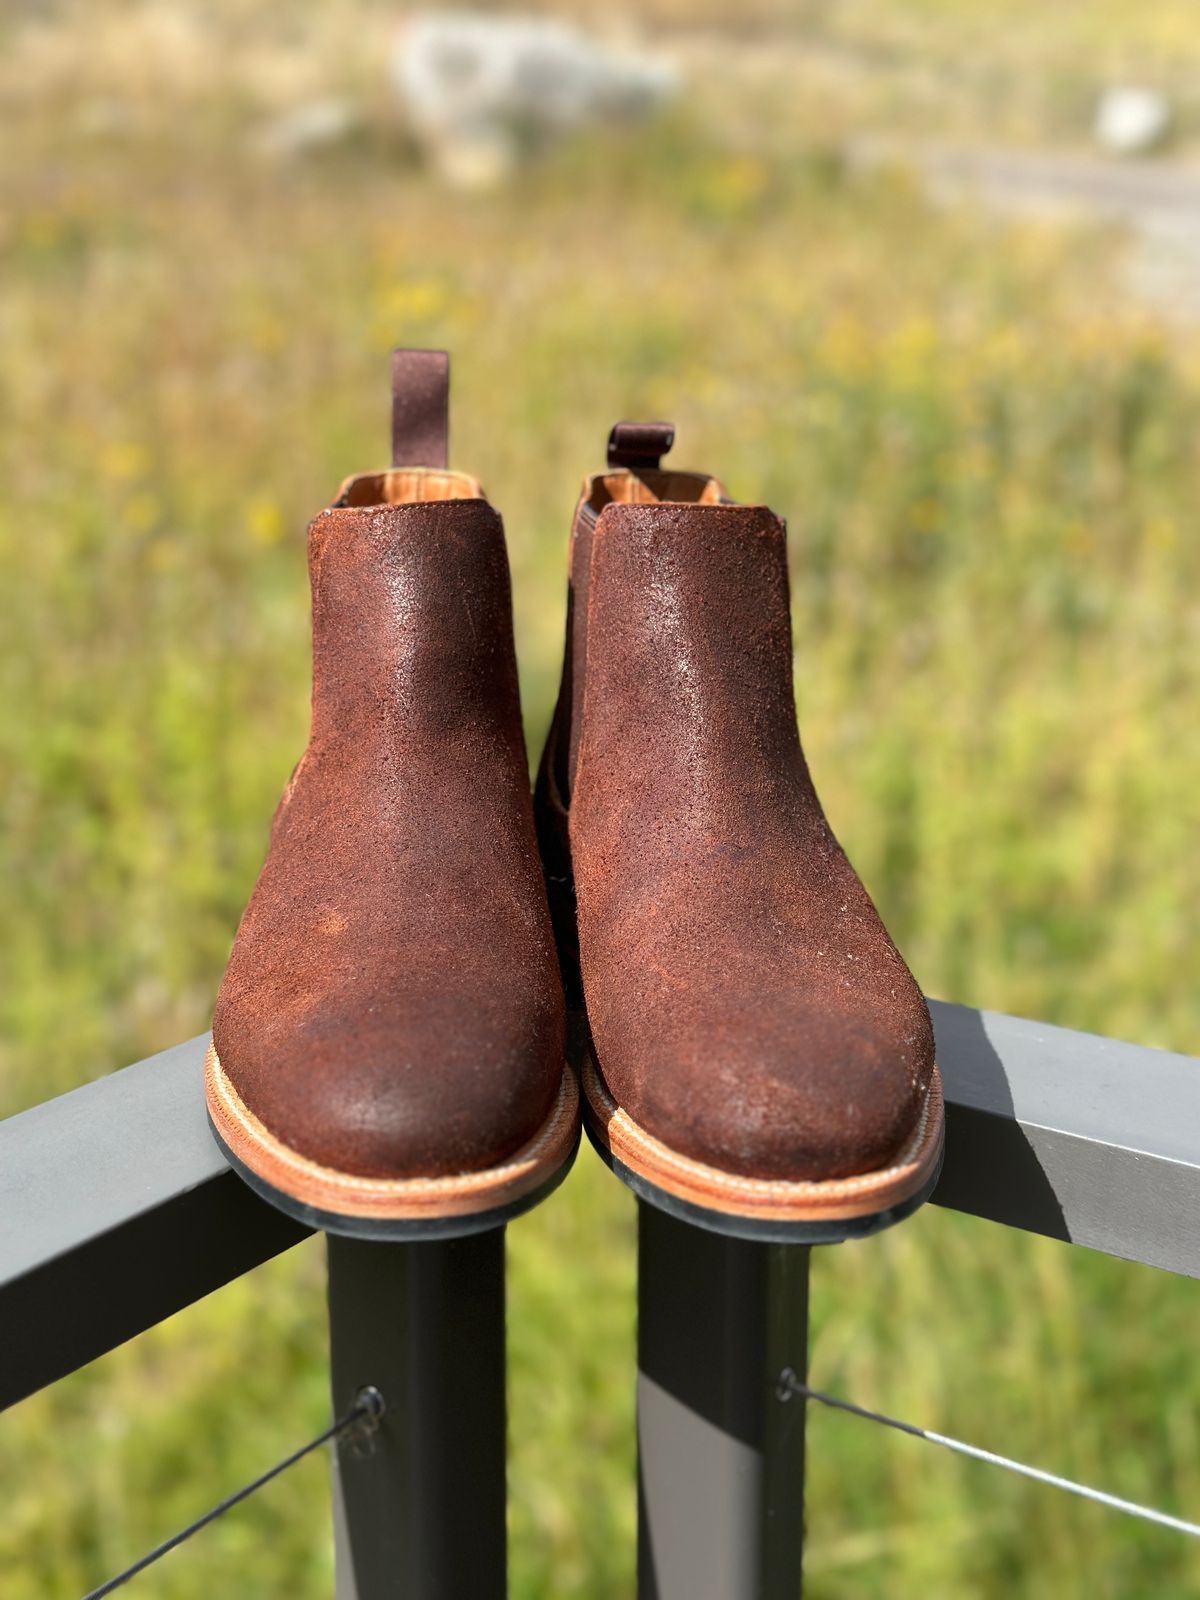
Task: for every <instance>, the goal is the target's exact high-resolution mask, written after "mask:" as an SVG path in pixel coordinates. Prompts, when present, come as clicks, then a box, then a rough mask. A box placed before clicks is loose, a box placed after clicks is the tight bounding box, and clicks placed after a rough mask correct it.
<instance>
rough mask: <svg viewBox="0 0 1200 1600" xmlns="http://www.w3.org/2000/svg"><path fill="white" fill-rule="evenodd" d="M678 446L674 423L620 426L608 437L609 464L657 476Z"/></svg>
mask: <svg viewBox="0 0 1200 1600" xmlns="http://www.w3.org/2000/svg"><path fill="white" fill-rule="evenodd" d="M674 443H675V424H674V423H673V422H618V423H615V424H614V425H613V430H612V432H611V433H610V434H609V436H608V464H609V466H610V467H628V468H629V469H630V470H631V471H632V472H654V471H657V470H658V466H659V463H660V462H661V461H662V458H663V457H664V456H665V455H666V453H667V451H668V450H669V449H670V448H671V446H672V445H673V444H674Z"/></svg>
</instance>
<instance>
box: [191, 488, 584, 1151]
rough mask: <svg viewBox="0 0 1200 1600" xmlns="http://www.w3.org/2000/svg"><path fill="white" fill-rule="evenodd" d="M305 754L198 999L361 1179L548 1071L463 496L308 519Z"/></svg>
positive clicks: (497, 599)
mask: <svg viewBox="0 0 1200 1600" xmlns="http://www.w3.org/2000/svg"><path fill="white" fill-rule="evenodd" d="M308 550H309V569H310V575H311V582H312V605H313V703H312V731H311V735H310V739H309V743H308V747H307V749H306V751H305V753H304V756H303V758H302V759H301V761H300V764H299V766H298V767H297V768H296V771H295V772H294V774H293V775H292V778H291V780H290V782H289V784H288V786H287V789H286V790H285V792H284V796H283V799H282V800H281V802H280V805H279V809H278V811H277V812H276V815H275V820H274V823H273V825H272V831H271V842H270V849H269V852H268V855H267V859H266V863H265V865H264V867H263V870H262V873H261V875H260V877H259V879H258V883H257V885H256V886H255V889H254V892H253V895H252V896H251V899H250V903H249V905H248V907H247V908H246V912H245V915H244V916H243V918H242V922H241V926H240V927H239V929H238V933H237V938H236V941H235V943H234V947H233V953H232V956H231V958H230V962H229V967H228V970H227V972H226V974H225V979H224V982H223V984H222V986H221V991H220V994H219V996H218V999H217V1006H216V1014H215V1016H214V1019H213V1038H214V1042H215V1045H216V1048H217V1053H218V1054H219V1056H220V1058H221V1064H222V1066H223V1067H224V1069H225V1071H226V1073H227V1074H228V1076H229V1077H230V1079H231V1080H232V1082H233V1085H234V1087H235V1088H236V1090H237V1091H238V1093H239V1094H240V1095H241V1097H242V1099H243V1100H244V1101H245V1103H246V1104H247V1106H248V1107H249V1108H250V1110H251V1111H253V1112H254V1113H255V1114H256V1115H257V1116H258V1117H259V1118H260V1119H261V1121H262V1122H263V1123H264V1124H265V1125H266V1126H267V1128H268V1129H269V1130H270V1131H271V1132H272V1133H274V1134H276V1135H277V1136H278V1137H279V1138H280V1139H282V1140H283V1141H284V1142H285V1143H286V1144H288V1145H290V1146H291V1147H292V1148H293V1149H295V1150H297V1151H299V1152H301V1153H302V1154H303V1155H306V1156H309V1157H311V1158H313V1159H314V1160H316V1161H318V1162H321V1163H322V1164H324V1165H326V1166H329V1167H333V1168H336V1169H338V1170H340V1171H344V1172H349V1173H353V1174H355V1175H359V1176H364V1177H379V1178H410V1177H428V1176H444V1175H449V1174H455V1173H462V1172H468V1171H478V1170H480V1169H482V1168H485V1167H489V1166H492V1165H494V1164H497V1163H499V1162H501V1161H503V1160H504V1159H505V1158H507V1157H509V1156H511V1155H513V1154H514V1153H515V1152H516V1151H517V1150H518V1149H519V1148H520V1147H521V1146H522V1145H523V1144H524V1143H526V1142H527V1141H528V1140H529V1139H530V1138H531V1137H532V1136H533V1135H534V1134H535V1133H536V1132H537V1131H538V1129H539V1127H540V1126H541V1125H542V1123H543V1122H544V1121H545V1119H546V1118H547V1116H548V1115H549V1113H550V1111H551V1108H552V1106H553V1104H554V1101H555V1097H556V1093H557V1090H558V1086H559V1083H560V1081H561V1076H562V1070H563V1058H564V1007H563V997H562V987H561V983H560V980H559V974H558V967H557V961H556V958H555V951H554V942H553V936H552V933H551V928H550V919H549V912H548V909H547V905H546V896H545V888H544V885H543V882H542V876H541V868H540V863H539V861H538V856H537V847H536V842H535V838H534V831H533V816H532V807H531V803H530V795H529V778H528V767H527V764H526V755H525V744H524V736H523V733H522V728H521V716H520V706H519V702H518V690H517V673H516V662H515V656H514V649H513V631H512V608H511V596H510V588H509V572H508V561H507V556H506V553H505V547H504V533H503V529H502V526H501V522H500V518H499V517H498V516H497V514H496V512H495V511H494V510H493V509H492V508H491V507H490V506H489V505H488V504H487V502H486V501H484V500H482V499H461V500H442V501H437V502H426V503H421V504H407V505H376V506H348V507H345V508H334V509H332V510H329V511H325V512H323V513H322V514H321V515H320V516H318V517H316V518H315V519H314V521H313V522H312V524H311V525H310V529H309V543H308Z"/></svg>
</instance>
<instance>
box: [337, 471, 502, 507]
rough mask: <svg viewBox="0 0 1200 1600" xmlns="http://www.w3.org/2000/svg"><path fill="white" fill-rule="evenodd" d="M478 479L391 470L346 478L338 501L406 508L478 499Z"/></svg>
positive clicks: (439, 472) (445, 474) (432, 472)
mask: <svg viewBox="0 0 1200 1600" xmlns="http://www.w3.org/2000/svg"><path fill="white" fill-rule="evenodd" d="M483 498H484V493H483V490H482V489H481V488H480V486H479V480H478V478H472V477H471V476H470V475H469V474H468V473H465V472H446V471H443V470H442V469H441V468H439V467H394V468H393V469H392V471H390V472H360V473H358V474H356V476H354V477H353V478H347V479H346V481H345V483H343V484H342V487H341V488H340V489H339V491H338V500H339V501H340V502H341V503H342V504H344V505H348V506H409V505H420V504H423V503H426V502H428V501H430V500H482V499H483Z"/></svg>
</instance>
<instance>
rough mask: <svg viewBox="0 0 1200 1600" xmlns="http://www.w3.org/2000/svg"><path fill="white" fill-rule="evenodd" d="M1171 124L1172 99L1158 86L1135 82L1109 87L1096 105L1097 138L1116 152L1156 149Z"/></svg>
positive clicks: (1099, 142)
mask: <svg viewBox="0 0 1200 1600" xmlns="http://www.w3.org/2000/svg"><path fill="white" fill-rule="evenodd" d="M1170 128H1171V105H1170V102H1169V101H1168V99H1167V97H1166V95H1163V94H1159V93H1158V91H1157V90H1156V89H1141V88H1137V87H1136V86H1134V85H1126V86H1124V87H1119V88H1113V89H1106V90H1105V91H1104V93H1103V94H1102V95H1101V96H1100V99H1099V102H1098V103H1097V106H1096V121H1095V126H1094V129H1093V131H1094V133H1095V137H1096V142H1097V144H1099V145H1101V146H1102V147H1103V148H1104V149H1105V150H1109V151H1111V152H1112V154H1113V155H1119V156H1136V155H1142V154H1144V153H1145V152H1146V151H1147V150H1153V149H1154V148H1155V147H1156V146H1157V145H1160V144H1161V143H1162V142H1163V140H1164V139H1165V138H1166V136H1167V134H1168V133H1169V132H1170Z"/></svg>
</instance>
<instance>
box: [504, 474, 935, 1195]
mask: <svg viewBox="0 0 1200 1600" xmlns="http://www.w3.org/2000/svg"><path fill="white" fill-rule="evenodd" d="M647 498H648V499H649V500H650V501H651V503H636V502H634V501H626V502H620V501H616V500H614V501H611V502H609V503H607V504H605V505H604V506H603V509H602V510H601V511H600V513H599V515H598V517H597V516H595V515H594V514H589V513H588V512H587V511H586V509H585V508H586V505H587V495H586V494H585V498H584V500H583V501H582V502H581V510H580V512H579V513H578V514H577V518H576V525H575V529H574V533H573V539H572V558H571V578H570V586H571V596H572V601H571V616H570V622H569V628H568V642H567V658H568V659H567V663H566V666H565V669H564V679H563V693H562V695H561V696H560V701H559V707H558V710H557V713H556V716H555V720H554V724H553V727H552V730H551V737H550V740H549V742H548V745H547V749H546V752H545V754H544V756H543V760H542V764H541V770H540V774H539V781H538V791H537V808H536V809H537V819H538V831H539V838H540V840H541V845H542V851H543V857H544V859H545V861H546V870H547V877H548V882H549V888H550V891H551V899H552V904H553V905H554V908H555V913H556V918H555V920H556V931H557V935H558V939H559V946H560V951H561V952H562V955H563V965H564V970H565V973H566V976H567V981H568V985H570V984H571V983H572V981H580V982H581V985H582V998H583V1002H584V1006H585V1009H586V1014H587V1021H588V1026H589V1029H590V1034H591V1038H592V1041H593V1046H594V1051H595V1058H596V1062H597V1065H598V1067H599V1069H600V1072H601V1073H602V1075H603V1078H604V1080H605V1082H606V1084H607V1086H608V1088H609V1090H610V1092H611V1094H612V1096H613V1097H614V1098H615V1100H616V1101H617V1103H618V1104H619V1106H620V1107H621V1108H622V1109H623V1110H624V1111H626V1112H628V1114H629V1115H630V1116H631V1117H632V1118H633V1119H634V1120H635V1121H636V1122H637V1123H638V1124H639V1126H641V1127H642V1128H644V1129H645V1130H646V1131H647V1132H648V1133H650V1134H652V1135H654V1136H655V1137H657V1138H658V1139H660V1140H661V1141H662V1142H663V1143H664V1144H665V1145H667V1146H668V1147H669V1148H670V1149H672V1150H675V1151H677V1152H679V1153H680V1154H682V1155H685V1156H688V1157H691V1158H693V1159H696V1160H699V1161H703V1162H706V1163H709V1164H711V1165H712V1166H715V1167H717V1168H720V1169H722V1170H724V1171H727V1172H729V1173H733V1174H738V1175H742V1176H747V1177H755V1178H771V1179H784V1180H821V1179H831V1178H842V1177H847V1176H850V1175H854V1174H858V1173H865V1172H869V1171H873V1170H875V1169H877V1168H880V1167H882V1166H885V1165H886V1164H887V1163H888V1162H889V1161H890V1160H891V1158H892V1157H893V1156H895V1155H896V1154H897V1153H898V1152H899V1150H900V1149H901V1147H902V1146H903V1145H904V1144H905V1142H906V1140H907V1139H908V1138H909V1137H910V1136H911V1134H912V1133H913V1131H914V1129H915V1127H916V1125H917V1121H918V1118H919V1116H920V1113H921V1107H922V1104H923V1102H924V1098H925V1095H926V1092H927V1090H928V1088H929V1084H930V1080H931V1076H932V1072H933V1062H934V1049H933V1033H932V1028H931V1024H930V1020H929V1013H928V1010H927V1008H926V1005H925V1002H924V999H923V997H922V995H921V992H920V990H919V988H918V987H917V984H916V983H915V981H914V980H913V978H912V975H911V974H910V972H909V970H908V968H907V967H906V965H905V963H904V961H903V959H902V957H901V956H900V955H899V953H898V952H897V950H896V947H895V945H894V944H893V943H892V941H891V939H890V938H889V937H888V934H887V932H886V930H885V929H884V926H883V924H882V922H881V921H880V918H879V916H878V913H877V912H876V910H875V907H874V906H873V904H872V903H871V900H870V898H869V896H868V895H867V893H866V891H865V889H864V888H863V886H862V884H861V883H860V881H859V879H858V877H857V875H856V874H855V872H854V869H853V867H852V866H851V865H850V863H849V861H848V860H847V858H846V856H845V854H844V853H843V851H842V849H841V847H840V846H839V844H838V842H837V840H836V839H835V838H834V836H833V833H832V831H831V830H830V827H829V824H828V822H827V821H826V818H825V816H824V813H823V811H822V809H821V805H820V802H819V800H818V798H817V794H816V791H815V789H814V787H813V783H812V779H811V777H810V775H809V771H808V767H807V764H806V761H805V758H804V754H803V751H802V749H801V744H800V737H799V733H798V729H797V725H796V710H795V700H794V695H793V681H792V674H793V664H792V638H791V622H790V614H789V594H788V573H787V562H786V552H785V530H784V526H783V524H782V522H781V521H780V520H779V519H778V518H777V517H775V516H774V515H773V514H772V513H771V512H770V511H769V510H767V509H766V508H765V507H753V506H734V505H729V504H718V503H703V502H697V501H696V500H695V498H694V496H692V495H689V500H691V501H692V503H681V502H673V503H672V502H666V503H653V496H649V497H647ZM708 498H709V499H710V501H711V499H712V498H715V497H708ZM576 965H577V971H576Z"/></svg>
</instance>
